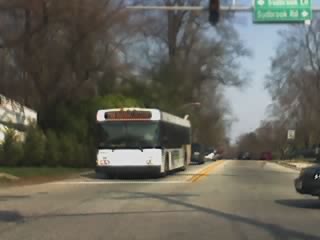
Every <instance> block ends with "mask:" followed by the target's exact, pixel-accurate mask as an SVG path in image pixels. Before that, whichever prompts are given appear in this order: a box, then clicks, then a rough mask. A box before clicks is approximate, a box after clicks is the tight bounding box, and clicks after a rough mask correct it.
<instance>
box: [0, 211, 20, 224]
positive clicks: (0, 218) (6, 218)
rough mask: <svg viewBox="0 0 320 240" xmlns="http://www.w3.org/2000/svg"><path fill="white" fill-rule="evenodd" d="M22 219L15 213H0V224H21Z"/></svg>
mask: <svg viewBox="0 0 320 240" xmlns="http://www.w3.org/2000/svg"><path fill="white" fill-rule="evenodd" d="M23 220H24V217H23V216H22V215H21V214H20V213H19V212H17V211H0V222H21V221H23Z"/></svg>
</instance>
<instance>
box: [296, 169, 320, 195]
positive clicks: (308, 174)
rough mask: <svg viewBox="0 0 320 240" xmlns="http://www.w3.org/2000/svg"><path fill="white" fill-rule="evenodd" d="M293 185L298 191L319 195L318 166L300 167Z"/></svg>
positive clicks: (319, 176) (319, 170)
mask: <svg viewBox="0 0 320 240" xmlns="http://www.w3.org/2000/svg"><path fill="white" fill-rule="evenodd" d="M294 186H295V189H296V191H297V192H298V193H301V194H308V195H312V196H318V197H320V167H319V166H317V167H308V168H304V169H302V170H301V172H300V175H299V177H298V178H296V179H295V180H294Z"/></svg>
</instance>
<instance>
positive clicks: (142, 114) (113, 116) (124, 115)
mask: <svg viewBox="0 0 320 240" xmlns="http://www.w3.org/2000/svg"><path fill="white" fill-rule="evenodd" d="M151 117H152V114H151V112H148V111H115V112H106V113H105V119H106V120H145V119H151Z"/></svg>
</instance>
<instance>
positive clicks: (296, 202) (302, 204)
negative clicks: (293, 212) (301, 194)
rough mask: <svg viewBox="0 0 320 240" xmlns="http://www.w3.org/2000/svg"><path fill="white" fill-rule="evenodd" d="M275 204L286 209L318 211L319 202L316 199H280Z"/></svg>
mask: <svg viewBox="0 0 320 240" xmlns="http://www.w3.org/2000/svg"><path fill="white" fill-rule="evenodd" d="M275 202H276V203H278V204H280V205H283V206H287V207H294V208H309V209H320V201H319V200H318V199H281V200H276V201H275Z"/></svg>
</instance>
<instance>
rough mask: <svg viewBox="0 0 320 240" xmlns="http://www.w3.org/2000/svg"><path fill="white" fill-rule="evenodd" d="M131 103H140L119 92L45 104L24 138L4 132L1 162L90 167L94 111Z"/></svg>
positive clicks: (92, 157) (0, 146)
mask: <svg viewBox="0 0 320 240" xmlns="http://www.w3.org/2000/svg"><path fill="white" fill-rule="evenodd" d="M133 106H134V107H139V106H142V105H141V104H140V103H139V102H138V101H136V100H135V99H132V98H127V97H124V96H121V95H110V96H104V97H97V98H92V99H88V100H85V101H81V102H77V103H63V104H62V103H61V104H55V105H52V106H50V107H49V106H48V107H47V109H46V110H44V111H42V112H40V113H39V126H38V127H34V126H33V127H30V128H29V129H28V130H27V131H26V136H25V140H24V141H23V142H19V141H18V140H17V138H16V136H15V133H14V132H13V131H8V132H7V134H6V137H5V141H4V143H3V144H2V145H0V166H30V167H31V166H32V167H41V166H48V167H58V166H61V167H93V166H94V165H95V157H96V156H95V155H96V148H95V123H96V119H95V118H96V111H97V110H98V109H103V108H114V107H116V108H119V107H133Z"/></svg>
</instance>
